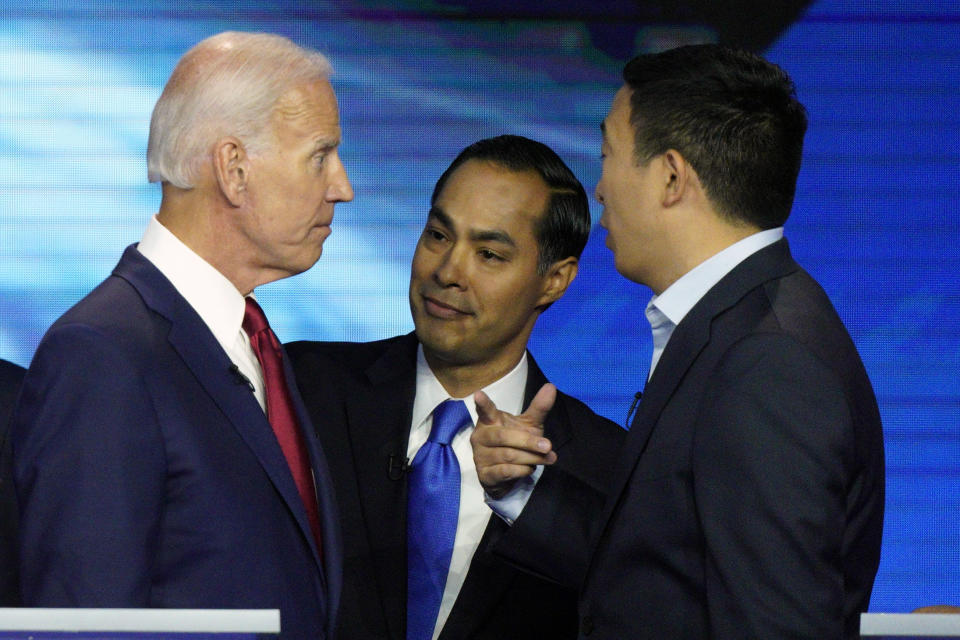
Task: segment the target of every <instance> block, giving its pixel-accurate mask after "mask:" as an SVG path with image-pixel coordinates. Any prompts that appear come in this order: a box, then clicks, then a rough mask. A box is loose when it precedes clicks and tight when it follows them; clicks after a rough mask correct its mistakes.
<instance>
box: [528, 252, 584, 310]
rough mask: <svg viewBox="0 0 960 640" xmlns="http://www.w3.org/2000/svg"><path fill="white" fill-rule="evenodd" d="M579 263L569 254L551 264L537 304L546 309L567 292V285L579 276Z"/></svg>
mask: <svg viewBox="0 0 960 640" xmlns="http://www.w3.org/2000/svg"><path fill="white" fill-rule="evenodd" d="M579 264H580V263H579V261H578V260H577V259H576V258H574V257H573V256H569V257H567V258H564V259H563V260H557V261H556V262H554V263H553V264H552V265H550V268H549V269H547V273H546V276H544V284H543V293H542V294H541V296H540V300H539V302H538V304H537V306H538V307H543V308H544V309H546V308H547V307H548V306H550V305H551V304H553V303H554V302H556V301H557V300H559V299H560V298H561V297H562V296H563V294H564V293H566V291H567V287H569V286H570V283H571V282H573V279H574V278H576V277H577V269H578V268H579Z"/></svg>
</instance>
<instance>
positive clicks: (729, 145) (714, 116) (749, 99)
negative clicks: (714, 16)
mask: <svg viewBox="0 0 960 640" xmlns="http://www.w3.org/2000/svg"><path fill="white" fill-rule="evenodd" d="M623 79H624V81H625V82H626V85H627V86H628V87H629V88H630V89H632V94H631V96H630V124H631V125H632V126H633V131H634V153H635V156H636V160H637V162H638V163H639V164H643V163H646V162H647V161H649V160H650V159H651V158H654V157H655V156H658V155H660V154H662V153H664V152H665V151H667V150H668V149H675V150H677V151H679V152H680V154H681V155H682V156H683V157H684V158H685V159H686V160H687V162H689V163H690V164H691V166H693V168H694V170H695V171H696V172H697V175H698V176H699V177H700V182H701V183H702V184H703V186H704V189H705V190H706V193H707V196H708V197H709V198H710V200H711V202H713V204H714V206H716V208H717V209H718V211H719V212H720V213H721V215H724V216H726V217H727V218H728V219H730V220H738V221H745V222H748V223H750V224H752V225H755V226H757V227H759V228H761V229H770V228H773V227H779V226H781V225H782V224H783V223H784V222H785V221H786V219H787V217H788V216H789V215H790V209H791V208H792V207H793V196H794V193H795V191H796V185H797V175H798V174H799V172H800V160H801V156H802V154H803V136H804V133H805V132H806V130H807V115H806V110H805V109H804V107H803V105H802V104H800V102H799V101H798V100H797V96H796V89H795V87H794V85H793V81H792V80H790V77H789V76H788V75H787V74H786V72H784V71H783V69H781V68H780V67H778V66H777V65H775V64H773V63H771V62H767V61H766V60H764V59H763V58H761V57H759V56H757V55H754V54H752V53H748V52H746V51H737V50H733V49H728V48H725V47H721V46H718V45H693V46H686V47H679V48H677V49H671V50H669V51H664V52H662V53H656V54H649V55H641V56H637V57H636V58H634V59H633V60H631V61H630V62H628V63H627V65H626V67H625V68H624V70H623Z"/></svg>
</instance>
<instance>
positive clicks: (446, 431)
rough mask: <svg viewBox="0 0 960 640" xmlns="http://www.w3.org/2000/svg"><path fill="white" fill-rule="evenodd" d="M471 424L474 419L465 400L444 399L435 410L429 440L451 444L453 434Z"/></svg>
mask: <svg viewBox="0 0 960 640" xmlns="http://www.w3.org/2000/svg"><path fill="white" fill-rule="evenodd" d="M469 424H473V421H472V420H471V419H470V412H469V411H467V405H466V404H464V403H463V400H444V401H443V402H441V403H440V404H438V405H437V408H436V409H434V410H433V427H431V428H430V438H429V440H430V442H436V443H437V444H450V441H451V440H453V436H455V435H457V433H458V432H459V431H460V430H461V429H462V428H464V427H465V426H467V425H469Z"/></svg>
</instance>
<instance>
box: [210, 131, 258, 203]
mask: <svg viewBox="0 0 960 640" xmlns="http://www.w3.org/2000/svg"><path fill="white" fill-rule="evenodd" d="M213 172H214V175H216V177H217V184H218V185H219V186H220V192H221V193H223V197H224V198H226V200H227V202H229V203H230V204H232V205H233V206H235V207H239V206H241V205H242V204H243V203H244V201H245V200H246V197H247V191H246V189H247V179H248V178H249V174H250V158H249V156H248V155H247V151H246V149H245V148H244V146H243V143H242V142H240V141H239V140H238V139H236V138H234V137H226V138H221V139H220V140H217V143H216V146H215V147H214V149H213Z"/></svg>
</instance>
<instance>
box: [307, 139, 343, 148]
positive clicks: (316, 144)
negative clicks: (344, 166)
mask: <svg viewBox="0 0 960 640" xmlns="http://www.w3.org/2000/svg"><path fill="white" fill-rule="evenodd" d="M338 146H340V136H327V137H323V138H317V139H316V140H314V141H313V150H314V151H323V150H325V149H336V148H337V147H338Z"/></svg>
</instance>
